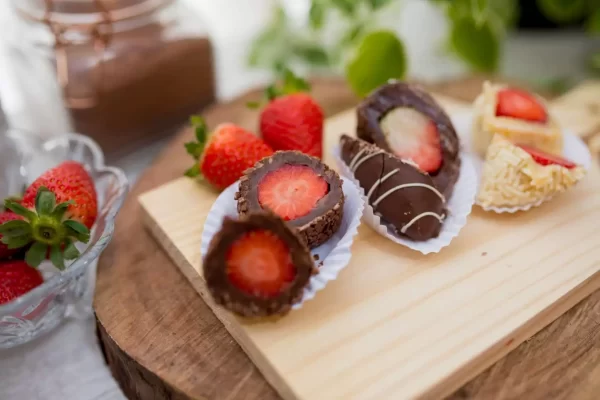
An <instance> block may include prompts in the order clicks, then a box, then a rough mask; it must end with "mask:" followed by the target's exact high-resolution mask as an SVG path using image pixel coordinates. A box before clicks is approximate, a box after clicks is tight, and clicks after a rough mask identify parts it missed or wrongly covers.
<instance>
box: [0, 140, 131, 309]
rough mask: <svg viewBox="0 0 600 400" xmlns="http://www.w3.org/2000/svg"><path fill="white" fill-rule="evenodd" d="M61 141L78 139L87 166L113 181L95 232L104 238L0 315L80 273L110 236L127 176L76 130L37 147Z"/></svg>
mask: <svg viewBox="0 0 600 400" xmlns="http://www.w3.org/2000/svg"><path fill="white" fill-rule="evenodd" d="M65 141H66V142H77V143H82V144H83V145H84V146H86V147H87V148H88V149H89V150H90V152H91V154H92V162H91V165H90V168H92V170H94V171H97V172H100V173H106V174H111V175H113V176H114V178H115V179H116V181H117V186H118V194H117V195H116V198H115V201H114V202H113V204H112V205H111V207H110V209H109V210H108V212H107V215H106V223H105V226H104V230H103V231H102V232H100V233H99V234H100V236H99V237H100V238H102V237H106V238H107V240H98V241H97V242H96V243H94V244H93V245H91V246H88V247H87V248H86V249H85V250H84V251H83V252H82V254H81V255H80V256H79V257H78V258H77V259H76V260H75V261H73V263H71V265H69V267H67V268H66V269H65V270H64V271H62V272H61V273H58V274H56V275H54V276H52V277H51V278H50V279H48V280H47V281H44V283H42V284H41V285H40V286H37V287H36V288H34V289H33V290H31V291H29V292H27V293H25V294H24V295H22V296H19V297H18V298H16V299H15V300H13V301H11V302H9V303H6V304H3V305H0V317H1V316H3V315H7V314H13V313H18V312H21V311H22V310H23V308H24V307H27V306H29V305H30V304H32V303H34V302H35V301H38V300H41V298H43V297H45V296H47V295H49V294H50V292H52V291H53V290H55V289H56V288H58V287H60V286H61V285H64V284H65V283H67V282H68V281H70V280H71V279H72V278H73V277H74V276H76V275H78V274H79V273H81V272H82V271H83V270H84V269H85V268H86V267H88V266H89V265H90V264H91V263H92V262H94V261H95V260H96V259H97V258H98V257H99V255H100V254H101V252H102V251H103V250H104V249H105V248H106V246H107V245H108V243H109V242H110V240H111V239H112V236H113V233H114V230H115V219H116V216H117V214H118V213H119V211H120V209H121V207H122V206H123V203H124V201H125V197H126V196H127V193H128V191H129V181H128V179H127V176H126V175H125V172H123V170H121V169H120V168H117V167H111V166H107V165H105V164H104V153H103V152H102V150H101V149H100V146H99V145H98V144H97V143H96V142H95V141H94V140H93V139H91V138H89V137H87V136H84V135H82V134H79V133H66V134H62V135H59V136H57V137H55V138H51V139H47V140H43V141H41V142H39V148H41V149H50V148H52V147H55V146H57V145H60V144H61V143H64V142H65ZM92 251H97V252H98V256H97V257H94V256H93V254H90V253H91V252H92Z"/></svg>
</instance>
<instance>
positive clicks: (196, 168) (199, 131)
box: [184, 115, 208, 178]
mask: <svg viewBox="0 0 600 400" xmlns="http://www.w3.org/2000/svg"><path fill="white" fill-rule="evenodd" d="M190 123H191V124H192V126H193V127H194V135H195V139H196V140H195V141H192V142H187V143H185V144H184V146H185V150H186V151H187V153H188V154H189V155H191V156H192V158H193V159H194V160H195V161H196V163H195V164H194V165H193V166H192V167H191V168H189V169H188V170H187V171H185V173H184V175H185V176H188V177H190V178H195V177H197V176H199V175H200V165H199V164H198V161H199V160H200V157H202V153H203V152H204V146H206V139H207V137H208V135H207V130H208V129H207V126H206V122H205V121H204V119H203V118H202V117H201V116H199V115H193V116H191V117H190Z"/></svg>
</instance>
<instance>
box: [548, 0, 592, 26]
mask: <svg viewBox="0 0 600 400" xmlns="http://www.w3.org/2000/svg"><path fill="white" fill-rule="evenodd" d="M537 6H538V8H539V10H540V11H541V12H542V13H543V14H544V15H545V16H546V18H548V19H550V20H552V21H554V22H556V23H559V24H564V23H569V22H576V21H578V20H579V19H581V18H582V17H583V16H584V15H585V12H586V0H537Z"/></svg>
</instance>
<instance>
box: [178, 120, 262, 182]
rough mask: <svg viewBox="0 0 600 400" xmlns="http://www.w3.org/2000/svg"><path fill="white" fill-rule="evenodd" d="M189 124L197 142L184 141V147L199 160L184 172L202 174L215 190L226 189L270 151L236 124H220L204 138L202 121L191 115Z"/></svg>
mask: <svg viewBox="0 0 600 400" xmlns="http://www.w3.org/2000/svg"><path fill="white" fill-rule="evenodd" d="M192 124H193V125H194V127H195V130H196V139H197V142H190V143H186V144H185V147H186V149H187V151H188V153H189V154H191V155H192V156H193V157H194V159H196V160H198V162H197V163H196V164H195V165H194V166H193V167H192V168H190V169H188V170H187V171H186V173H185V175H186V176H190V177H196V176H199V175H202V176H203V177H204V178H205V179H206V180H207V181H208V182H209V183H211V184H213V185H214V186H215V187H217V188H218V189H225V188H226V187H228V186H229V185H231V184H232V183H234V182H235V181H237V180H238V179H239V178H240V177H241V176H242V174H243V173H244V171H245V170H247V169H248V168H250V167H252V166H253V165H254V164H256V163H257V162H258V161H260V160H261V159H263V158H264V157H268V156H270V155H271V154H273V149H271V148H270V147H269V146H268V145H267V144H266V143H265V142H263V140H262V139H260V138H259V137H257V136H256V135H254V134H252V133H251V132H248V131H246V130H245V129H243V128H240V127H239V126H237V125H234V124H222V125H219V126H218V127H217V128H216V129H215V131H214V132H213V133H212V135H211V136H210V138H208V139H207V134H206V124H205V123H204V121H203V120H202V119H201V118H198V117H193V118H192Z"/></svg>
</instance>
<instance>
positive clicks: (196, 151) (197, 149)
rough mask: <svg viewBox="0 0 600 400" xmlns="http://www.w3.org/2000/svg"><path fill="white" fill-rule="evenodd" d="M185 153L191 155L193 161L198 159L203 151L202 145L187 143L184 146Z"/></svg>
mask: <svg viewBox="0 0 600 400" xmlns="http://www.w3.org/2000/svg"><path fill="white" fill-rule="evenodd" d="M184 147H185V151H187V153H188V154H189V155H191V156H192V157H193V158H194V159H196V160H197V159H199V158H200V156H201V155H202V151H204V144H203V143H198V142H187V143H185V144H184Z"/></svg>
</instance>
